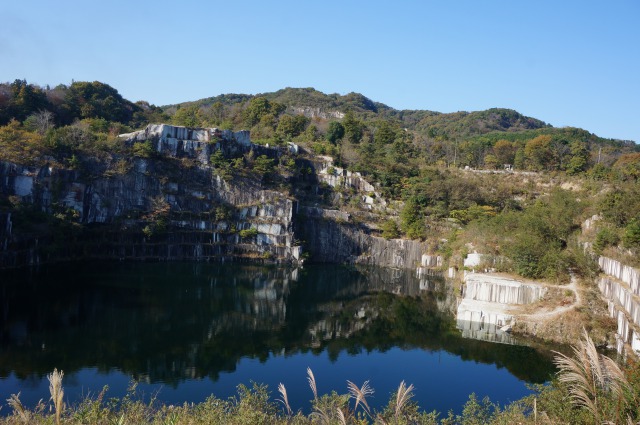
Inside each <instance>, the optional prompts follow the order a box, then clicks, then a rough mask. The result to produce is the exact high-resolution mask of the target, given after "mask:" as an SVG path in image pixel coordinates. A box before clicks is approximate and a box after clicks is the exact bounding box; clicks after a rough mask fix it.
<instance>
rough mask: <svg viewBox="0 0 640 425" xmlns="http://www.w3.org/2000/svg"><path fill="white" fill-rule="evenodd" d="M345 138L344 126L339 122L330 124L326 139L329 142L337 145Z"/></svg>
mask: <svg viewBox="0 0 640 425" xmlns="http://www.w3.org/2000/svg"><path fill="white" fill-rule="evenodd" d="M343 137H344V126H343V125H342V124H340V123H339V122H338V121H331V122H330V123H329V128H328V129H327V133H326V135H325V138H326V139H327V140H328V141H329V142H331V143H333V144H334V145H335V144H336V143H338V141H339V140H341V139H342V138H343Z"/></svg>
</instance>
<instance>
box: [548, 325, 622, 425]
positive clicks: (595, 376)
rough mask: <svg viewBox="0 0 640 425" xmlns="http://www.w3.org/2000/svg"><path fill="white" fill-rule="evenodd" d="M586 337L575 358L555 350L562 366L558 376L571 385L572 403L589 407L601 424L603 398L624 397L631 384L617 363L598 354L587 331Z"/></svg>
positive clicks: (558, 363) (559, 365)
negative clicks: (607, 395)
mask: <svg viewBox="0 0 640 425" xmlns="http://www.w3.org/2000/svg"><path fill="white" fill-rule="evenodd" d="M583 338H584V339H583V340H581V341H580V342H579V343H578V345H577V346H574V347H573V354H574V357H568V356H566V355H564V354H562V353H559V352H555V353H556V357H555V360H554V362H555V364H556V365H557V366H558V369H559V372H558V379H559V380H560V382H563V383H565V384H567V385H568V386H569V396H570V398H571V402H572V403H573V404H574V405H576V406H578V407H581V408H584V409H587V410H588V411H589V413H590V414H591V415H593V417H594V418H595V420H596V423H600V421H601V419H604V418H602V408H601V406H600V403H599V402H600V397H601V396H603V393H605V394H606V393H610V394H612V395H613V397H614V398H616V399H622V396H623V392H624V390H625V389H626V388H627V387H628V386H629V383H628V382H627V379H626V377H625V375H624V373H623V372H622V370H621V369H620V367H619V366H618V365H617V364H616V362H614V361H613V360H612V359H611V358H609V357H607V356H604V355H601V354H600V353H598V351H597V350H596V346H595V344H594V343H593V341H592V340H591V338H590V337H589V334H588V333H587V331H586V330H584V331H583ZM618 419H619V418H618Z"/></svg>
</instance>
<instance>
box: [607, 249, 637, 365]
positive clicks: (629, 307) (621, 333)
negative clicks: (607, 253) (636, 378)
mask: <svg viewBox="0 0 640 425" xmlns="http://www.w3.org/2000/svg"><path fill="white" fill-rule="evenodd" d="M598 264H599V265H600V268H601V269H602V271H603V272H604V273H606V274H607V275H608V276H603V277H601V278H600V279H599V281H598V288H599V289H600V292H601V293H602V295H603V296H604V298H605V299H606V300H607V303H608V308H609V316H610V317H612V318H614V319H615V320H616V322H617V324H618V328H617V331H616V349H617V351H618V352H619V353H622V352H624V347H625V345H629V346H631V349H632V350H634V351H635V352H640V270H638V269H636V268H633V267H629V266H626V265H624V264H622V263H620V262H619V261H617V260H613V259H611V258H607V257H600V258H599V259H598Z"/></svg>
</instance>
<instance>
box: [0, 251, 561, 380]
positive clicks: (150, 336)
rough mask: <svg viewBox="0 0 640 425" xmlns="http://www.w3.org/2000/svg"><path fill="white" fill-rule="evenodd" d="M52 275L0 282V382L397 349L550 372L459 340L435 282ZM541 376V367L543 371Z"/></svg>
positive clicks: (348, 271)
mask: <svg viewBox="0 0 640 425" xmlns="http://www.w3.org/2000/svg"><path fill="white" fill-rule="evenodd" d="M74 267H75V270H74V271H73V273H69V272H68V271H67V270H68V269H67V268H55V267H49V268H47V269H43V270H41V271H40V272H37V273H33V274H32V275H31V276H29V277H28V278H25V276H24V272H23V274H22V275H19V276H17V275H15V276H11V275H6V274H5V275H3V278H2V281H3V282H6V281H9V282H10V281H11V280H14V281H15V282H20V283H5V284H3V285H0V300H1V302H0V306H1V308H2V314H1V315H0V320H1V326H0V343H1V347H2V349H1V350H0V376H2V377H6V376H8V374H9V373H11V372H12V371H13V372H15V374H16V375H17V376H18V377H21V378H24V379H26V378H28V377H29V376H33V375H37V376H40V377H42V376H44V375H45V374H46V373H48V372H50V371H51V370H52V369H53V368H54V367H58V368H60V367H63V368H64V370H65V371H66V372H67V373H71V372H73V371H76V370H79V369H81V368H84V367H97V368H98V369H99V370H102V371H108V370H111V369H120V370H123V371H125V372H127V373H130V374H131V375H133V376H134V377H136V378H137V379H141V380H148V381H151V382H157V381H162V382H165V383H172V384H174V385H175V384H177V383H178V382H180V381H182V380H184V379H191V378H197V377H205V376H209V377H211V378H212V379H217V377H218V374H219V373H221V372H224V371H233V370H234V369H235V367H236V364H237V362H238V361H239V360H240V359H241V358H243V357H251V358H258V359H260V360H266V359H267V358H268V356H269V353H286V354H290V353H295V352H306V351H309V350H311V351H314V352H321V351H323V350H325V349H326V350H328V353H329V355H330V356H331V357H333V358H335V357H336V356H338V355H339V353H340V352H342V351H347V352H349V353H357V352H361V351H362V350H367V351H368V350H380V351H384V350H387V349H389V348H392V347H394V346H400V347H403V348H413V347H416V348H422V349H426V350H432V351H435V350H446V351H448V352H451V353H455V354H457V355H460V356H461V357H462V358H463V359H469V360H475V361H480V362H485V363H496V364H497V365H499V366H504V367H507V368H508V369H509V370H510V371H511V373H513V374H514V375H516V376H518V377H520V378H522V379H526V380H528V381H537V382H540V381H543V380H545V379H546V378H547V377H548V373H549V372H550V371H551V369H550V367H551V366H550V363H549V361H548V359H546V358H544V356H545V355H544V354H541V353H540V352H538V351H536V350H533V349H530V348H527V347H509V346H501V345H493V344H490V343H486V342H482V341H474V340H468V339H463V338H462V337H461V336H460V332H459V331H458V330H457V329H456V323H455V319H454V316H453V311H454V310H455V307H456V302H455V298H454V297H453V296H452V295H451V294H450V293H449V292H448V291H447V289H446V285H445V283H444V280H443V279H442V278H441V277H440V276H437V275H434V276H427V277H426V278H424V277H423V278H422V281H421V280H419V279H417V278H415V277H414V276H413V275H412V274H411V273H410V272H406V271H399V270H393V269H377V268H357V269H356V268H345V267H337V266H313V267H305V268H304V269H285V268H276V267H261V266H253V265H250V266H244V265H243V266H238V265H210V264H197V263H196V264H193V263H191V264H178V263H169V264H143V263H142V264H141V263H135V264H129V263H108V264H90V265H85V266H79V265H75V266H74ZM536 368H538V369H536Z"/></svg>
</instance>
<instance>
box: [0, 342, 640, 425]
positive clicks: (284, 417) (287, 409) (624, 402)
mask: <svg viewBox="0 0 640 425" xmlns="http://www.w3.org/2000/svg"><path fill="white" fill-rule="evenodd" d="M556 362H557V364H558V367H559V372H558V374H557V378H556V379H555V380H554V381H552V383H551V384H550V385H539V386H535V388H534V389H535V391H536V394H535V395H533V396H529V397H525V398H524V399H522V400H517V401H515V402H513V403H511V404H509V405H507V406H500V405H497V404H494V403H492V402H491V401H490V400H489V399H488V398H487V397H485V398H483V399H477V398H476V397H475V395H474V394H472V395H471V396H470V397H469V400H468V401H467V403H466V404H465V405H464V406H463V409H462V412H461V414H460V415H456V414H454V413H453V412H448V414H447V415H446V416H444V417H440V413H438V412H435V411H433V412H430V413H427V412H424V411H421V410H420V408H419V406H418V405H417V404H416V403H415V402H414V401H413V397H414V391H415V387H414V386H413V384H409V385H407V384H406V383H405V381H402V382H401V383H400V385H399V386H398V389H397V390H396V391H395V393H394V394H393V395H392V396H391V397H390V399H389V401H388V404H387V405H386V406H385V407H384V408H382V409H380V410H375V409H373V408H371V406H370V405H369V402H370V400H369V398H370V397H371V396H372V395H373V394H374V389H373V387H372V386H371V385H370V383H369V381H365V382H364V383H363V384H362V385H360V386H358V385H357V384H355V383H354V382H352V381H346V382H347V392H346V393H344V394H338V393H336V392H335V391H333V392H331V393H330V394H322V395H321V394H319V393H318V385H317V381H316V376H315V375H314V374H313V372H312V371H311V369H307V381H308V383H309V387H310V389H311V393H312V397H313V398H312V399H311V410H312V411H311V413H309V414H308V415H307V414H304V413H303V412H302V411H300V410H298V411H293V409H292V408H291V406H290V403H289V397H288V394H287V390H286V388H285V386H284V385H283V384H282V383H281V384H280V385H278V389H277V392H278V394H279V397H278V398H277V399H276V401H271V397H270V394H269V391H268V389H267V387H266V385H260V384H256V383H254V384H253V386H252V387H247V386H245V385H239V386H238V394H237V396H236V397H231V398H229V399H226V400H222V399H218V398H216V397H214V396H211V397H210V398H208V399H207V400H206V401H204V402H202V403H199V404H188V403H185V404H184V405H181V406H173V405H163V404H161V403H158V402H157V401H156V400H155V398H152V400H151V401H148V402H143V401H142V399H141V397H139V396H138V395H137V394H136V385H135V383H134V384H132V385H131V386H130V387H129V389H128V392H127V394H126V395H125V396H124V397H123V398H121V399H119V400H118V399H113V398H107V397H106V395H105V394H106V392H107V388H106V387H105V388H104V389H103V390H102V391H101V392H100V394H99V395H98V396H97V398H95V399H93V398H90V397H87V398H86V399H85V400H83V401H82V402H80V403H79V404H78V405H75V406H65V405H64V400H63V399H64V389H63V387H62V378H63V376H64V374H63V372H62V371H60V372H58V371H57V370H54V372H53V373H51V374H50V375H48V378H49V383H50V386H49V392H50V395H51V399H50V400H51V404H50V405H49V406H50V408H49V409H46V404H45V403H42V401H41V402H40V403H38V405H37V406H36V407H35V408H34V409H32V410H29V409H27V408H26V407H25V406H24V405H23V404H22V402H21V401H20V394H19V393H18V394H12V395H11V396H10V397H9V398H8V399H7V404H8V405H9V407H10V408H11V409H12V410H13V413H12V414H11V415H9V416H6V417H0V425H3V424H7V425H9V424H11V425H13V424H34V425H41V424H42V425H45V424H46V425H52V424H54V423H55V424H56V425H60V424H70V425H80V424H83V425H84V424H97V425H114V424H118V425H124V424H149V425H182V424H184V425H196V424H203V425H204V424H214V425H216V424H224V425H235V424H237V425H241V424H242V425H245V424H246V425H253V424H264V425H271V424H274V425H285V424H286V425H307V424H308V425H313V424H323V425H334V424H339V425H368V424H378V425H409V424H416V425H480V424H489V425H511V424H522V425H534V424H535V425H538V424H592V423H593V424H605V423H606V424H626V425H637V424H638V423H639V422H638V420H639V419H640V405H639V403H638V400H640V397H639V395H640V365H638V364H635V366H634V369H633V370H630V371H627V375H625V373H624V372H623V371H622V370H621V368H620V367H619V366H618V365H617V364H616V363H615V362H614V361H613V360H611V359H610V358H608V357H606V356H603V355H601V354H599V353H598V352H597V351H596V349H595V346H594V345H593V341H591V339H590V338H589V336H588V335H587V333H586V332H585V333H584V339H583V340H582V341H580V343H579V344H578V345H576V346H575V347H574V349H573V356H572V357H569V356H565V355H563V354H560V353H557V357H556ZM628 377H631V380H629V378H628ZM443 385H446V382H443ZM280 405H281V406H282V407H283V408H284V409H281V408H280Z"/></svg>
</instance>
